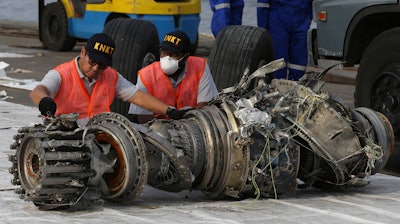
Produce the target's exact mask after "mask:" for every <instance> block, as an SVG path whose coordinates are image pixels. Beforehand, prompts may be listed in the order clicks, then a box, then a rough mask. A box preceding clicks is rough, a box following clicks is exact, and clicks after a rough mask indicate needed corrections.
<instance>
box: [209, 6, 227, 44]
mask: <svg viewBox="0 0 400 224" xmlns="http://www.w3.org/2000/svg"><path fill="white" fill-rule="evenodd" d="M210 7H211V10H212V11H213V17H212V19H211V31H212V33H213V34H214V37H216V36H217V35H218V33H219V31H220V30H221V29H222V28H224V27H225V26H227V25H229V24H231V21H230V20H231V19H230V17H231V12H230V11H231V5H230V3H229V0H210Z"/></svg>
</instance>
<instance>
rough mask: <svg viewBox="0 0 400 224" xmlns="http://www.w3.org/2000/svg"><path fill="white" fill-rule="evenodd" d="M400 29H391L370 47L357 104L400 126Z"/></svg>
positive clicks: (358, 84)
mask: <svg viewBox="0 0 400 224" xmlns="http://www.w3.org/2000/svg"><path fill="white" fill-rule="evenodd" d="M399 40H400V29H399V28H395V29H392V30H388V31H386V32H384V33H382V34H381V35H379V36H378V37H376V38H375V40H374V41H373V42H372V43H371V44H370V45H369V47H368V48H367V49H366V51H365V53H364V56H363V57H362V59H361V62H360V67H359V69H358V74H357V77H356V91H355V94H354V104H355V106H356V107H362V106H363V107H370V108H372V109H374V110H377V111H379V112H381V113H383V114H384V115H385V116H386V117H387V118H388V119H389V120H390V123H391V124H392V126H393V130H394V131H395V132H398V130H399V128H400V104H399V103H400V89H399V85H398V84H400V51H399V50H398V49H400V41H399Z"/></svg>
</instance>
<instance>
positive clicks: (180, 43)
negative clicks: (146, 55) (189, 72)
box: [160, 30, 191, 53]
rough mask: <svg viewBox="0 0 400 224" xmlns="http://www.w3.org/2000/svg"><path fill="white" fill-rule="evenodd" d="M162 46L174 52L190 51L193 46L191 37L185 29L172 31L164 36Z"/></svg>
mask: <svg viewBox="0 0 400 224" xmlns="http://www.w3.org/2000/svg"><path fill="white" fill-rule="evenodd" d="M160 48H164V49H166V50H168V51H171V52H174V53H188V52H190V48H191V45H190V39H189V37H188V36H187V35H186V33H185V32H183V31H180V30H176V31H172V32H170V33H167V34H166V35H165V36H164V39H163V42H162V43H161V44H160Z"/></svg>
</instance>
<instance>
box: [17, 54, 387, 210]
mask: <svg viewBox="0 0 400 224" xmlns="http://www.w3.org/2000/svg"><path fill="white" fill-rule="evenodd" d="M282 63H283V61H282V60H277V61H273V62H271V63H270V64H267V65H265V66H264V67H262V68H260V69H259V70H257V71H256V72H255V73H253V74H249V75H244V76H243V79H242V80H241V81H240V82H239V83H238V84H237V85H236V86H233V87H230V88H227V89H225V90H223V91H222V92H221V93H220V94H219V97H218V99H216V100H215V101H213V102H211V103H210V105H208V106H206V107H204V108H202V109H200V110H191V111H189V112H188V113H187V114H186V115H185V117H184V119H182V120H154V121H152V122H150V123H148V124H145V125H139V124H136V123H132V122H130V121H129V120H128V119H127V118H125V117H123V116H122V115H120V114H116V113H102V114H99V115H97V116H95V117H93V118H92V119H91V120H90V121H89V122H88V124H87V125H86V126H85V127H80V128H77V127H76V125H73V124H74V117H73V115H62V116H60V117H57V118H54V119H50V120H45V122H44V124H42V125H35V126H34V127H26V128H23V129H21V130H19V131H18V134H17V135H16V136H15V137H14V139H15V142H14V144H13V145H12V146H11V148H12V149H15V154H11V155H10V161H11V162H12V167H11V168H10V173H11V174H13V180H12V182H13V183H14V184H15V185H19V186H20V189H19V190H18V191H17V193H18V194H19V195H20V196H21V198H24V199H25V200H28V201H32V202H33V203H34V204H35V205H37V206H39V208H40V209H64V208H74V209H83V208H85V207H86V206H93V205H94V204H95V205H101V204H102V201H103V200H109V201H112V202H115V203H120V204H130V203H132V202H133V201H135V199H136V197H138V196H139V195H140V193H141V192H142V190H143V188H144V185H145V184H149V185H151V186H153V187H155V188H158V189H161V190H165V191H170V192H179V191H182V190H199V191H202V192H204V193H205V194H206V195H208V196H209V197H211V198H216V199H220V198H226V197H228V198H239V199H240V198H246V197H256V198H258V197H275V198H277V197H278V195H280V194H284V193H288V192H292V191H294V190H296V188H306V187H309V186H314V187H317V188H321V189H335V188H345V187H350V186H357V187H360V186H364V185H366V184H368V180H367V179H366V177H368V176H369V175H373V174H375V173H376V172H379V171H380V170H381V169H382V168H383V166H384V165H385V163H386V161H387V159H388V157H389V156H390V153H391V150H392V148H393V144H394V137H393V130H392V128H391V126H390V122H388V121H387V119H386V118H385V117H384V116H383V115H382V114H380V113H378V112H376V111H373V110H371V109H368V108H355V109H349V108H348V107H346V106H345V105H343V104H341V103H340V102H338V101H337V100H336V99H334V98H332V97H330V96H329V94H321V93H317V92H316V91H313V90H312V89H311V88H314V87H318V86H320V85H312V86H305V85H302V83H301V81H300V82H294V81H289V80H272V82H271V83H270V84H267V83H265V82H264V81H263V78H262V77H263V76H265V75H266V72H268V73H269V72H272V71H274V70H276V69H279V68H280V67H281V66H282ZM254 79H257V83H256V85H255V86H251V85H252V84H251V83H252V81H253V80H254ZM307 83H314V82H309V80H308V81H307ZM310 87H311V88H310ZM75 116H76V115H75ZM76 119H77V116H76ZM298 181H299V182H301V184H298Z"/></svg>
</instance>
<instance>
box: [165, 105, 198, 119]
mask: <svg viewBox="0 0 400 224" xmlns="http://www.w3.org/2000/svg"><path fill="white" fill-rule="evenodd" d="M189 110H193V109H192V108H190V109H185V110H177V109H175V108H171V107H170V108H168V110H167V116H168V117H169V118H171V119H174V120H179V119H182V118H183V116H185V114H186V112H188V111H189Z"/></svg>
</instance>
